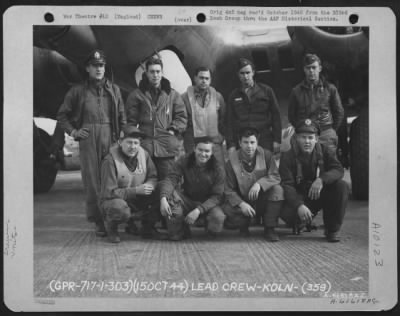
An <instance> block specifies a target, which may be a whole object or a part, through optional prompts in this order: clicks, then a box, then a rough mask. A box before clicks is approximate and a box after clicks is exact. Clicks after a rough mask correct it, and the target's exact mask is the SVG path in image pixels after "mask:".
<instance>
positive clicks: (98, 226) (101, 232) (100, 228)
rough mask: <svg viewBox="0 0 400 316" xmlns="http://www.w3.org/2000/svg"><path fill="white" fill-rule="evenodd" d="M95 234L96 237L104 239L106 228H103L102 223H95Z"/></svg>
mask: <svg viewBox="0 0 400 316" xmlns="http://www.w3.org/2000/svg"><path fill="white" fill-rule="evenodd" d="M95 224H96V227H95V234H96V236H97V237H105V236H106V235H107V231H106V228H105V226H104V222H96V223H95Z"/></svg>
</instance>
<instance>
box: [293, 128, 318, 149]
mask: <svg viewBox="0 0 400 316" xmlns="http://www.w3.org/2000/svg"><path fill="white" fill-rule="evenodd" d="M296 140H297V144H298V145H299V148H300V150H301V151H302V152H303V153H307V154H311V153H312V151H313V150H314V147H315V144H316V143H317V142H318V136H317V135H316V134H313V133H299V134H296Z"/></svg>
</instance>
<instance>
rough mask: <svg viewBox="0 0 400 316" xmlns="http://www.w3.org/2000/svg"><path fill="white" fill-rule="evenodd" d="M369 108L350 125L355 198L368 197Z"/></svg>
mask: <svg viewBox="0 0 400 316" xmlns="http://www.w3.org/2000/svg"><path fill="white" fill-rule="evenodd" d="M368 166H369V136H368V110H366V111H362V112H361V114H360V115H359V116H358V117H357V118H356V119H355V120H354V121H353V122H352V124H351V127H350V177H351V189H352V195H353V198H355V199H356V200H367V199H368V184H369V169H368Z"/></svg>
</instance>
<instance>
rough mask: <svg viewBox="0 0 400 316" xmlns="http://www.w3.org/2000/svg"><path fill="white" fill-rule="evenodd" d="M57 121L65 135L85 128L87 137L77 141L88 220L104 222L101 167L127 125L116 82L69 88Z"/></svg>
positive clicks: (91, 82)
mask: <svg viewBox="0 0 400 316" xmlns="http://www.w3.org/2000/svg"><path fill="white" fill-rule="evenodd" d="M57 120H58V121H59V122H60V124H61V126H62V128H63V129H64V130H65V132H67V133H68V134H71V133H72V131H73V130H78V129H80V128H83V127H85V128H87V129H88V130H89V137H88V138H86V139H77V140H78V141H79V158H80V166H81V174H82V181H83V185H84V188H85V193H86V216H87V219H88V220H89V221H90V222H95V223H100V222H102V221H103V219H102V214H101V211H100V209H99V205H98V197H99V193H100V168H101V161H102V159H103V158H104V157H105V156H106V155H107V154H108V151H109V148H110V146H111V144H112V143H114V142H116V141H117V139H118V137H119V132H120V130H121V128H122V127H123V126H124V125H125V124H126V116H125V109H124V103H123V101H122V97H121V93H120V90H119V88H118V86H116V85H115V84H113V83H111V82H110V81H109V80H107V79H103V80H102V81H101V82H100V83H95V82H94V81H91V80H88V81H87V82H85V83H83V84H81V85H77V86H74V87H72V88H71V89H70V90H69V91H68V93H67V94H66V96H65V98H64V102H63V104H62V105H61V107H60V109H59V111H58V114H57Z"/></svg>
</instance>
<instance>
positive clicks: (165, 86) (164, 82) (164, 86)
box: [139, 75, 171, 94]
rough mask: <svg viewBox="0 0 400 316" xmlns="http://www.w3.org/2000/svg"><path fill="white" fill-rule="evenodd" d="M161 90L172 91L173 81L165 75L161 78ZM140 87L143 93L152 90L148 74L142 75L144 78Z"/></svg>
mask: <svg viewBox="0 0 400 316" xmlns="http://www.w3.org/2000/svg"><path fill="white" fill-rule="evenodd" d="M160 87H161V90H162V91H164V92H165V93H167V94H170V93H171V83H170V82H169V80H168V79H167V78H165V77H162V78H161V85H160ZM139 89H140V91H142V92H143V93H146V91H149V90H150V83H149V80H148V79H147V77H146V75H144V76H143V77H142V80H140V82H139Z"/></svg>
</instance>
